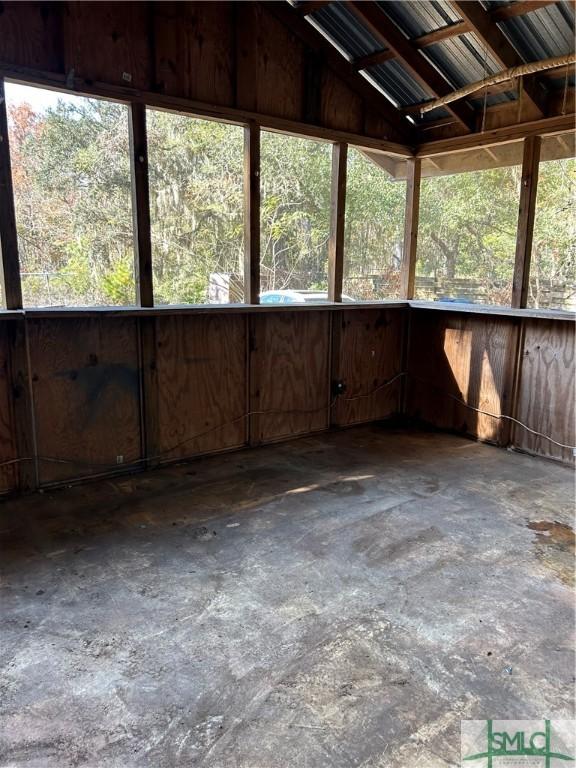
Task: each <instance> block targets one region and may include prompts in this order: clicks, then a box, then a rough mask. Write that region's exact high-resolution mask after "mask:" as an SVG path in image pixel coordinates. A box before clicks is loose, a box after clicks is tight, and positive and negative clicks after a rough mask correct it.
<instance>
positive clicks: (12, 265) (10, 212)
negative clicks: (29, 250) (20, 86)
mask: <svg viewBox="0 0 576 768" xmlns="http://www.w3.org/2000/svg"><path fill="white" fill-rule="evenodd" d="M0 251H1V255H2V263H1V265H0V272H1V273H2V275H3V280H0V282H1V283H2V284H3V285H4V296H5V298H6V309H22V286H21V283H20V263H19V260H18V237H17V234H16V214H15V212H14V190H13V188H12V172H11V169H10V146H9V144H8V117H7V114H6V95H5V92H4V78H0Z"/></svg>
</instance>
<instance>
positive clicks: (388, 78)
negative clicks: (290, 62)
mask: <svg viewBox="0 0 576 768" xmlns="http://www.w3.org/2000/svg"><path fill="white" fill-rule="evenodd" d="M285 3H286V5H289V6H291V8H289V10H290V12H291V14H292V16H293V21H294V22H295V24H296V26H297V25H298V24H301V23H302V20H305V22H307V23H308V25H309V26H310V27H311V28H313V30H315V33H316V34H317V35H318V38H319V42H320V41H321V43H322V44H323V45H325V44H326V41H329V44H330V46H331V47H332V48H333V50H334V51H337V52H338V55H339V56H340V57H342V59H343V63H344V64H346V66H348V68H349V69H350V71H351V73H352V75H355V76H356V77H357V78H358V84H359V85H362V82H363V83H364V85H365V84H366V83H367V84H368V85H369V87H370V88H371V89H372V91H373V94H374V98H375V99H380V100H382V99H384V100H385V104H384V107H385V108H386V109H387V111H388V116H389V118H390V120H391V121H393V122H394V124H395V125H396V126H398V124H399V123H400V125H401V124H402V123H404V124H405V125H406V126H407V128H408V127H411V128H412V129H416V130H417V133H418V134H419V135H420V137H421V138H423V137H424V136H425V135H426V134H425V132H426V131H428V130H430V129H434V128H435V127H437V126H442V125H448V126H449V125H452V126H454V131H455V133H460V134H462V133H470V132H473V131H477V130H481V129H482V127H483V124H484V120H485V116H486V112H487V111H490V110H491V111H494V110H496V109H499V108H503V107H506V106H508V107H509V112H510V113H511V114H514V115H516V117H515V118H513V121H514V122H522V121H523V120H527V119H539V118H542V117H546V116H547V115H549V114H552V112H551V108H550V104H551V103H552V102H553V100H554V103H555V104H556V105H558V103H559V102H560V103H561V102H562V98H563V102H564V108H565V107H566V101H567V94H570V96H571V98H573V89H574V65H573V64H571V65H565V66H563V67H557V68H555V69H549V70H546V71H544V72H540V73H534V74H531V75H526V76H524V77H523V78H522V79H521V82H520V79H516V80H513V81H511V80H508V81H506V82H503V83H500V84H497V85H493V86H490V87H488V88H483V89H482V90H479V91H477V92H476V93H475V94H473V95H471V96H468V97H466V98H462V99H458V100H456V101H453V102H452V103H450V104H448V105H446V106H442V107H438V108H435V109H433V110H431V111H429V112H426V113H424V114H422V113H421V107H422V105H423V104H426V103H427V102H428V103H429V102H431V101H433V100H434V99H435V98H437V97H442V96H446V95H449V94H451V93H452V92H453V91H454V90H456V89H458V88H460V87H462V86H465V85H467V84H470V83H475V82H478V81H480V80H483V79H484V78H486V77H488V76H490V75H493V74H496V73H499V72H501V71H503V70H506V69H509V68H511V67H516V66H519V65H521V64H525V63H528V62H535V61H541V60H544V59H549V58H553V57H558V56H563V55H566V54H571V53H573V52H574V19H575V5H574V2H573V0H561V1H560V2H550V0H547V1H544V2H542V1H540V0H528V1H526V0H482V2H478V1H477V0H465V1H463V2H461V1H458V2H457V1H456V0H452V1H450V2H448V0H386V1H385V2H376V0H363V2H355V1H353V0H340V1H337V2H329V1H328V0H285ZM363 90H365V88H363ZM555 97H556V98H555ZM555 109H556V111H555V112H554V114H557V113H558V107H557V106H556V108H555ZM569 111H572V106H571V107H570V109H569ZM522 113H523V114H522Z"/></svg>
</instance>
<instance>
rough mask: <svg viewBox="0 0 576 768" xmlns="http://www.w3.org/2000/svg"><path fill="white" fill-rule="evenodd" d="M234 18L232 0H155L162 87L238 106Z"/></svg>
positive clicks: (158, 73) (158, 74)
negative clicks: (230, 1)
mask: <svg viewBox="0 0 576 768" xmlns="http://www.w3.org/2000/svg"><path fill="white" fill-rule="evenodd" d="M233 20H234V13H233V8H232V4H231V3H229V2H198V3H182V2H161V3H155V5H154V40H155V45H154V49H155V61H156V83H157V86H158V88H159V89H160V90H161V91H162V92H163V93H167V94H170V95H171V96H181V97H184V98H189V99H194V100H198V101H206V102H210V103H213V104H219V105H224V106H233V105H234V68H235V48H234V29H233Z"/></svg>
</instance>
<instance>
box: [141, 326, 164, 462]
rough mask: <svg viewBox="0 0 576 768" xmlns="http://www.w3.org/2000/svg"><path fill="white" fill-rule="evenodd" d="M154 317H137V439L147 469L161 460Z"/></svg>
mask: <svg viewBox="0 0 576 768" xmlns="http://www.w3.org/2000/svg"><path fill="white" fill-rule="evenodd" d="M156 322H157V318H156V317H153V316H152V317H140V318H138V335H139V342H140V344H139V352H140V418H141V421H140V425H141V427H140V440H141V452H142V456H143V457H144V458H145V459H146V466H147V467H155V466H157V465H158V464H159V463H160V461H161V458H162V457H161V455H160V424H159V391H158V365H157V357H156V352H157V342H156Z"/></svg>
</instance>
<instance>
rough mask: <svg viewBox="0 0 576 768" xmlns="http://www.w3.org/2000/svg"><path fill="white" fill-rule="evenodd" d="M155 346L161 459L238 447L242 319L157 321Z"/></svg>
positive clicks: (242, 403)
mask: <svg viewBox="0 0 576 768" xmlns="http://www.w3.org/2000/svg"><path fill="white" fill-rule="evenodd" d="M156 345H157V348H156V380H157V386H158V393H157V397H158V431H159V449H160V453H161V458H162V459H163V460H165V459H174V458H183V457H186V456H194V455H197V454H201V453H210V452H213V451H221V450H225V449H228V448H234V447H238V446H241V445H244V443H245V442H246V433H247V419H246V418H245V415H246V411H247V373H246V359H247V347H246V318H245V317H244V316H242V315H229V316H224V315H211V316H208V315H204V316H202V315H199V316H189V317H178V316H172V317H162V318H158V319H157V325H156Z"/></svg>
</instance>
